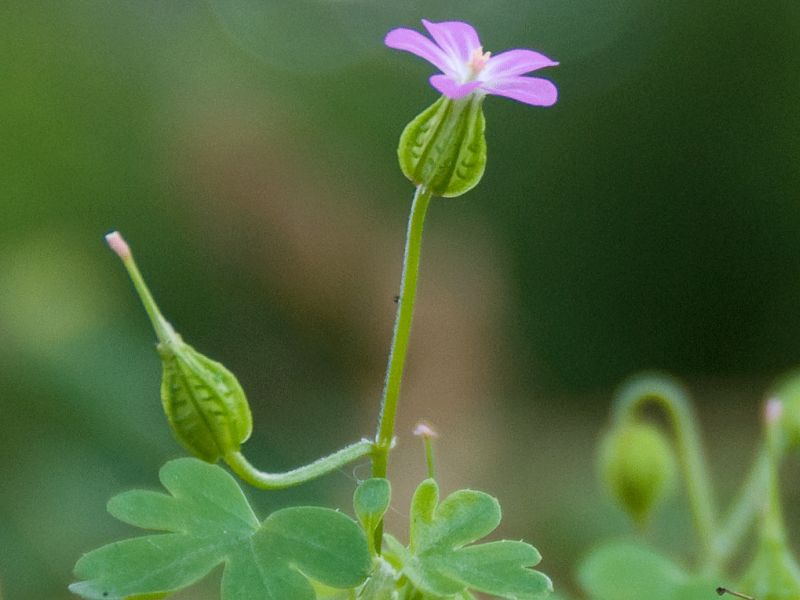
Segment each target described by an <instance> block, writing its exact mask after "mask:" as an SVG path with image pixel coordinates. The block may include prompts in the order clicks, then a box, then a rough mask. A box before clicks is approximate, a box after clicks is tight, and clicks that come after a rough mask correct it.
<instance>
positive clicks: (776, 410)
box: [764, 398, 783, 424]
mask: <svg viewBox="0 0 800 600" xmlns="http://www.w3.org/2000/svg"><path fill="white" fill-rule="evenodd" d="M782 414H783V404H782V403H781V401H780V400H778V399H777V398H771V399H769V400H768V401H767V405H766V407H765V408H764V420H765V421H766V422H767V423H769V424H772V423H775V422H776V421H777V420H778V419H780V418H781V415H782Z"/></svg>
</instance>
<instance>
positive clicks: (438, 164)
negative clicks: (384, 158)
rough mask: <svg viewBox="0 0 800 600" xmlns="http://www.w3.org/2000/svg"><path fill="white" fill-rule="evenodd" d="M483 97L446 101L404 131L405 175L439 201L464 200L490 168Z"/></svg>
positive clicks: (401, 154)
mask: <svg viewBox="0 0 800 600" xmlns="http://www.w3.org/2000/svg"><path fill="white" fill-rule="evenodd" d="M482 104H483V94H470V95H468V96H467V97H465V98H461V99H458V100H452V99H450V98H448V97H446V96H442V97H441V98H439V99H438V100H437V101H436V102H434V103H433V104H432V105H431V106H430V107H428V108H427V109H425V110H424V111H423V112H422V113H420V114H419V115H418V116H417V117H416V118H415V119H414V120H413V121H411V123H409V124H408V125H407V126H406V128H405V129H404V130H403V133H402V135H401V136H400V145H399V147H398V149H397V156H398V158H399V160H400V169H401V170H402V171H403V174H404V175H405V176H406V177H408V178H409V179H410V180H411V181H412V182H413V183H415V184H416V185H423V186H425V187H426V188H427V189H429V190H430V191H431V193H432V194H433V195H435V196H444V197H448V198H451V197H454V196H460V195H461V194H464V193H466V192H468V191H469V190H471V189H472V188H473V187H475V186H476V185H477V184H478V182H479V181H480V180H481V177H483V171H484V169H485V168H486V138H485V137H484V129H485V127H486V120H485V119H484V117H483V108H482Z"/></svg>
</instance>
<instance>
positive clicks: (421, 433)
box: [413, 422, 439, 438]
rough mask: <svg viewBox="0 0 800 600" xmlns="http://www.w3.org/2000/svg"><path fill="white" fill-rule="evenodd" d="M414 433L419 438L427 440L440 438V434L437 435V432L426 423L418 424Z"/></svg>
mask: <svg viewBox="0 0 800 600" xmlns="http://www.w3.org/2000/svg"><path fill="white" fill-rule="evenodd" d="M413 433H414V435H416V436H417V437H426V438H435V437H439V434H438V433H436V430H435V429H434V428H433V427H431V426H430V425H428V424H427V423H425V422H419V423H417V426H416V427H414V432H413Z"/></svg>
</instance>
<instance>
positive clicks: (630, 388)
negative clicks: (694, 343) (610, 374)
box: [614, 376, 719, 570]
mask: <svg viewBox="0 0 800 600" xmlns="http://www.w3.org/2000/svg"><path fill="white" fill-rule="evenodd" d="M650 402H652V403H655V404H657V405H658V406H660V407H661V408H662V409H663V410H664V412H665V413H666V414H667V417H668V418H669V422H670V424H671V426H672V429H673V431H674V435H675V444H676V446H677V451H678V459H679V462H680V465H681V469H682V471H683V476H684V479H685V480H686V494H687V496H688V498H689V505H690V507H691V510H692V516H693V520H694V525H695V528H696V529H697V533H698V537H699V538H700V543H701V544H702V546H703V553H704V555H705V557H706V565H705V568H706V569H707V570H714V569H715V568H716V567H717V566H718V565H719V556H718V547H717V544H716V543H715V538H714V532H715V531H716V522H717V514H716V509H715V507H714V501H713V498H712V494H711V479H710V478H709V475H708V468H707V467H706V461H705V455H704V453H703V448H702V445H701V443H700V436H699V434H698V431H697V427H696V426H695V416H694V412H693V410H692V407H691V404H690V402H689V399H688V396H687V394H686V392H685V390H684V389H683V388H682V387H681V386H680V385H679V384H678V383H676V382H675V381H673V380H671V379H669V378H667V377H664V376H641V377H637V378H635V379H633V380H632V381H630V382H628V383H627V384H626V385H625V386H624V387H623V388H622V389H621V390H620V392H619V393H618V395H617V398H616V399H615V402H614V419H615V421H616V422H617V423H623V422H624V421H625V420H626V419H629V418H632V417H633V415H634V413H635V411H636V410H637V409H638V408H640V407H641V406H643V405H644V404H647V403H650Z"/></svg>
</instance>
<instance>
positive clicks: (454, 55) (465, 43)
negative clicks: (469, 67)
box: [422, 19, 481, 68]
mask: <svg viewBox="0 0 800 600" xmlns="http://www.w3.org/2000/svg"><path fill="white" fill-rule="evenodd" d="M422 24H423V25H424V26H425V29H427V30H428V33H430V34H431V37H433V41H434V42H436V43H437V44H439V47H440V48H441V49H442V50H444V51H445V53H446V54H447V55H448V56H449V57H451V59H452V60H453V62H454V66H455V67H459V68H460V67H461V66H462V65H466V64H467V63H468V62H469V59H470V57H471V56H472V52H473V51H474V50H475V49H476V48H480V47H481V41H480V39H479V38H478V32H477V31H475V28H474V27H473V26H472V25H470V24H469V23H463V22H461V21H444V22H443V23H431V22H430V21H426V20H425V19H422Z"/></svg>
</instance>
